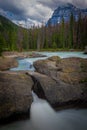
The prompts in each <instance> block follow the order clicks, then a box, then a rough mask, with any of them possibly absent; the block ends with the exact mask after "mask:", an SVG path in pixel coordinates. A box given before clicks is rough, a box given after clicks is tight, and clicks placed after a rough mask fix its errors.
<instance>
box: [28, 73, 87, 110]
mask: <svg viewBox="0 0 87 130" xmlns="http://www.w3.org/2000/svg"><path fill="white" fill-rule="evenodd" d="M29 74H30V73H29ZM31 76H32V78H33V80H34V82H35V85H34V87H33V90H34V92H35V93H37V95H38V96H39V97H40V98H45V99H46V100H47V101H48V102H49V103H50V104H51V105H52V106H53V107H54V108H59V107H61V108H63V107H64V106H67V107H68V106H69V105H72V106H73V105H76V106H77V107H78V106H79V105H81V106H86V107H87V87H86V86H87V83H85V84H82V83H81V84H78V85H70V84H66V83H63V82H60V81H56V80H54V79H52V78H51V77H49V76H47V75H43V74H40V73H37V72H33V73H31Z"/></svg>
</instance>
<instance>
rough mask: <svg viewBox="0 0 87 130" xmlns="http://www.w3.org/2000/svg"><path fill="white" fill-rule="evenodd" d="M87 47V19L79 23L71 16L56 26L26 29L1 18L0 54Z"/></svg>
mask: <svg viewBox="0 0 87 130" xmlns="http://www.w3.org/2000/svg"><path fill="white" fill-rule="evenodd" d="M86 45H87V17H85V18H81V15H80V16H79V19H78V21H75V20H74V17H73V14H71V17H70V21H69V22H65V21H64V18H62V21H61V23H60V24H56V25H54V26H51V25H49V26H44V25H42V27H34V26H33V27H32V28H31V29H25V28H22V27H20V26H17V25H15V24H14V23H12V22H11V21H9V20H8V19H6V18H4V17H2V16H0V54H1V52H2V51H6V50H8V51H15V50H16V51H28V50H29V49H33V50H37V49H38V50H41V49H47V50H48V49H50V48H52V49H57V48H60V49H84V47H85V46H86Z"/></svg>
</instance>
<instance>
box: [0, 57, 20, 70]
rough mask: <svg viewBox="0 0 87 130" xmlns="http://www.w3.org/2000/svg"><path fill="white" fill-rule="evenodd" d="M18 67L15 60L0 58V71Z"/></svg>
mask: <svg viewBox="0 0 87 130" xmlns="http://www.w3.org/2000/svg"><path fill="white" fill-rule="evenodd" d="M17 66H18V62H17V60H16V59H14V58H5V57H0V71H4V70H9V69H10V68H14V67H17Z"/></svg>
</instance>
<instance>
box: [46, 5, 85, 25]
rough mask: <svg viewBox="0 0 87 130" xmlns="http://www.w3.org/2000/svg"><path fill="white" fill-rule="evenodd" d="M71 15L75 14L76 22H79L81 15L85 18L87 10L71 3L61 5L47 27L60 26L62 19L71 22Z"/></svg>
mask: <svg viewBox="0 0 87 130" xmlns="http://www.w3.org/2000/svg"><path fill="white" fill-rule="evenodd" d="M71 14H73V16H74V18H75V20H76V21H77V20H78V17H79V14H81V16H82V17H85V16H86V15H87V9H80V8H77V7H76V6H74V5H72V4H70V3H67V4H64V5H61V6H59V7H58V8H57V9H56V10H55V11H54V12H53V15H52V17H51V18H50V19H49V20H48V22H47V25H49V24H50V25H55V24H58V23H60V22H61V21H62V18H64V21H65V22H68V21H69V20H70V16H71Z"/></svg>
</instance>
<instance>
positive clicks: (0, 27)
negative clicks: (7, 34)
mask: <svg viewBox="0 0 87 130" xmlns="http://www.w3.org/2000/svg"><path fill="white" fill-rule="evenodd" d="M14 28H15V29H17V25H15V24H14V23H12V22H11V21H10V20H9V19H7V18H5V17H4V16H1V15H0V32H2V31H7V30H8V31H13V29H14Z"/></svg>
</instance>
